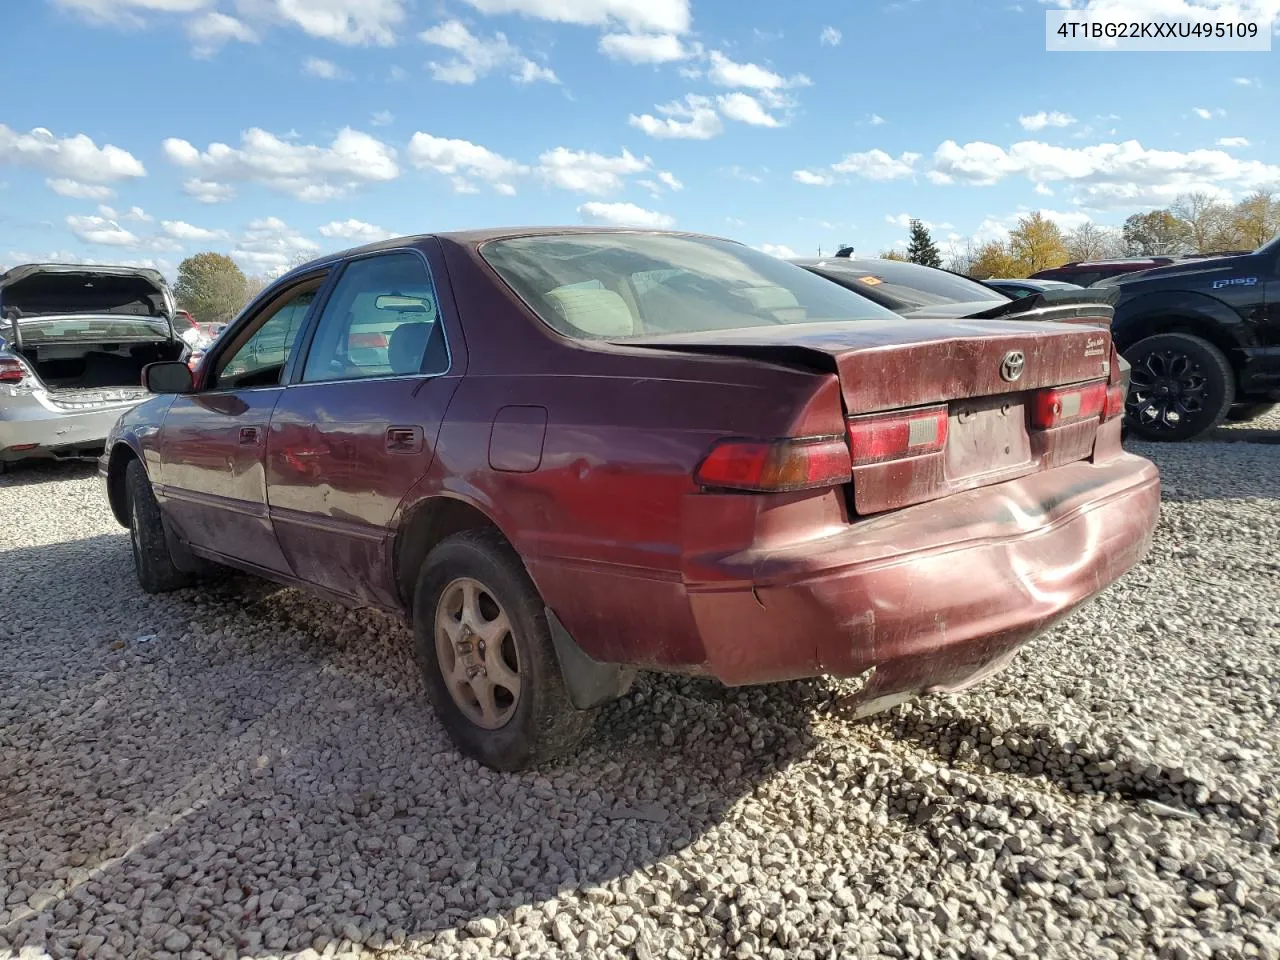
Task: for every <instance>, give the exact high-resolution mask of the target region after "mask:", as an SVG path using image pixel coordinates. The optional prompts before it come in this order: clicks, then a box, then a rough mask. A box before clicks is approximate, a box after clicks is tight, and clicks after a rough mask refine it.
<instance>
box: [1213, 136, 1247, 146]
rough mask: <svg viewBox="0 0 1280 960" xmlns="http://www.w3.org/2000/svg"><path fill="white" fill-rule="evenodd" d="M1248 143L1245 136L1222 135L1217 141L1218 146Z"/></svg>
mask: <svg viewBox="0 0 1280 960" xmlns="http://www.w3.org/2000/svg"><path fill="white" fill-rule="evenodd" d="M1248 145H1249V140H1248V138H1247V137H1223V138H1222V139H1221V140H1219V141H1218V146H1220V147H1247V146H1248Z"/></svg>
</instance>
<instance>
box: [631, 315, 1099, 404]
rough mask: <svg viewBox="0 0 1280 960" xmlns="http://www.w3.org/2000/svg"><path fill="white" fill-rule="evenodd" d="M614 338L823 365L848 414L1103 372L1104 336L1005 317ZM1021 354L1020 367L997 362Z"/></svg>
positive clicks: (668, 347)
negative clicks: (1007, 368)
mask: <svg viewBox="0 0 1280 960" xmlns="http://www.w3.org/2000/svg"><path fill="white" fill-rule="evenodd" d="M618 345H619V346H626V347H634V346H642V347H650V348H658V349H664V350H679V351H686V352H690V353H708V354H720V355H725V356H741V357H752V358H755V359H759V360H764V361H772V362H777V363H792V364H796V365H801V366H809V367H817V368H819V369H824V370H831V371H832V372H835V373H838V374H839V376H840V388H841V393H842V394H843V396H844V401H845V410H846V412H847V413H848V414H850V415H855V414H862V413H875V412H878V411H882V410H896V409H901V408H903V407H913V406H923V405H926V404H932V403H940V402H944V401H951V400H962V399H969V398H974V397H984V396H996V395H1000V394H1005V393H1010V392H1021V391H1027V390H1036V389H1040V388H1042V387H1054V386H1061V385H1063V384H1071V383H1081V382H1084V381H1088V380H1097V379H1105V378H1106V377H1107V376H1108V374H1109V373H1110V361H1111V334H1110V332H1109V331H1107V330H1101V329H1097V328H1094V327H1081V326H1077V325H1067V324H1046V323H1034V322H1018V321H1012V320H977V319H963V320H946V321H933V322H928V321H920V320H912V319H910V318H904V319H903V320H902V321H900V322H891V321H853V322H842V323H826V324H816V323H815V324H794V325H785V326H783V325H779V326H769V327H752V328H748V329H740V330H716V331H709V332H705V333H690V334H679V335H674V336H662V337H640V338H635V339H629V340H626V341H619V342H618ZM1011 353H1021V354H1022V357H1023V363H1022V368H1021V371H1020V372H1019V373H1018V375H1017V376H1016V377H1015V378H1014V379H1013V380H1009V379H1006V378H1005V376H1004V375H1003V373H1002V368H1003V365H1004V363H1005V360H1006V358H1007V357H1008V355H1009V354H1011Z"/></svg>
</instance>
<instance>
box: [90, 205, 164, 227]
mask: <svg viewBox="0 0 1280 960" xmlns="http://www.w3.org/2000/svg"><path fill="white" fill-rule="evenodd" d="M98 213H99V215H101V216H103V217H106V218H107V219H108V220H132V221H133V222H134V223H154V222H155V219H156V218H155V217H153V216H152V215H151V214H149V213H147V211H145V210H143V209H142V208H141V207H130V208H129V209H128V210H126V211H125V212H124V213H119V212H117V211H116V210H115V208H114V207H108V206H107V205H106V204H99V206H98Z"/></svg>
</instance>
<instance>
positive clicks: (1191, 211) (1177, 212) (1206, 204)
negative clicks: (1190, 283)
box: [1169, 193, 1236, 253]
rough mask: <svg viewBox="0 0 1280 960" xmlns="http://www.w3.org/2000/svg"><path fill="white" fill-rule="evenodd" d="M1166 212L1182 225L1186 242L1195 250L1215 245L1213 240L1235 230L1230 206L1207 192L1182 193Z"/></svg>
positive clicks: (1207, 250) (1211, 247)
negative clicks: (1184, 228)
mask: <svg viewBox="0 0 1280 960" xmlns="http://www.w3.org/2000/svg"><path fill="white" fill-rule="evenodd" d="M1169 212H1170V213H1171V214H1173V215H1174V216H1175V217H1177V218H1178V220H1180V221H1182V223H1183V225H1184V226H1185V227H1186V236H1187V242H1188V243H1189V244H1190V246H1191V249H1193V250H1195V251H1196V252H1197V253H1208V252H1209V251H1211V250H1214V249H1218V245H1217V241H1218V240H1220V239H1224V238H1225V237H1227V236H1230V235H1232V234H1234V233H1235V232H1236V230H1235V227H1234V225H1233V224H1232V223H1231V220H1232V214H1231V208H1230V207H1228V206H1227V205H1226V204H1224V203H1220V202H1219V201H1218V200H1216V199H1214V198H1213V197H1212V196H1210V195H1209V194H1207V193H1184V194H1182V195H1181V196H1180V197H1178V198H1177V199H1176V200H1174V201H1173V205H1172V206H1171V207H1170V208H1169Z"/></svg>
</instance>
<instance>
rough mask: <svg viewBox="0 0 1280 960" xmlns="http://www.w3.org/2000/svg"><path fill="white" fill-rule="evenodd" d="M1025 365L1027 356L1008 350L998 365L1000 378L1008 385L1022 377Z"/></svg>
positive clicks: (1018, 351) (1017, 351) (1019, 351)
mask: <svg viewBox="0 0 1280 960" xmlns="http://www.w3.org/2000/svg"><path fill="white" fill-rule="evenodd" d="M1026 365H1027V356H1026V354H1024V353H1023V352H1022V351H1021V350H1010V351H1009V352H1008V353H1006V354H1005V355H1004V362H1003V363H1001V364H1000V376H1001V377H1003V378H1004V379H1005V380H1007V381H1009V383H1013V382H1014V381H1015V380H1017V379H1019V378H1020V377H1021V376H1022V371H1023V369H1024V368H1025V367H1026Z"/></svg>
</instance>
